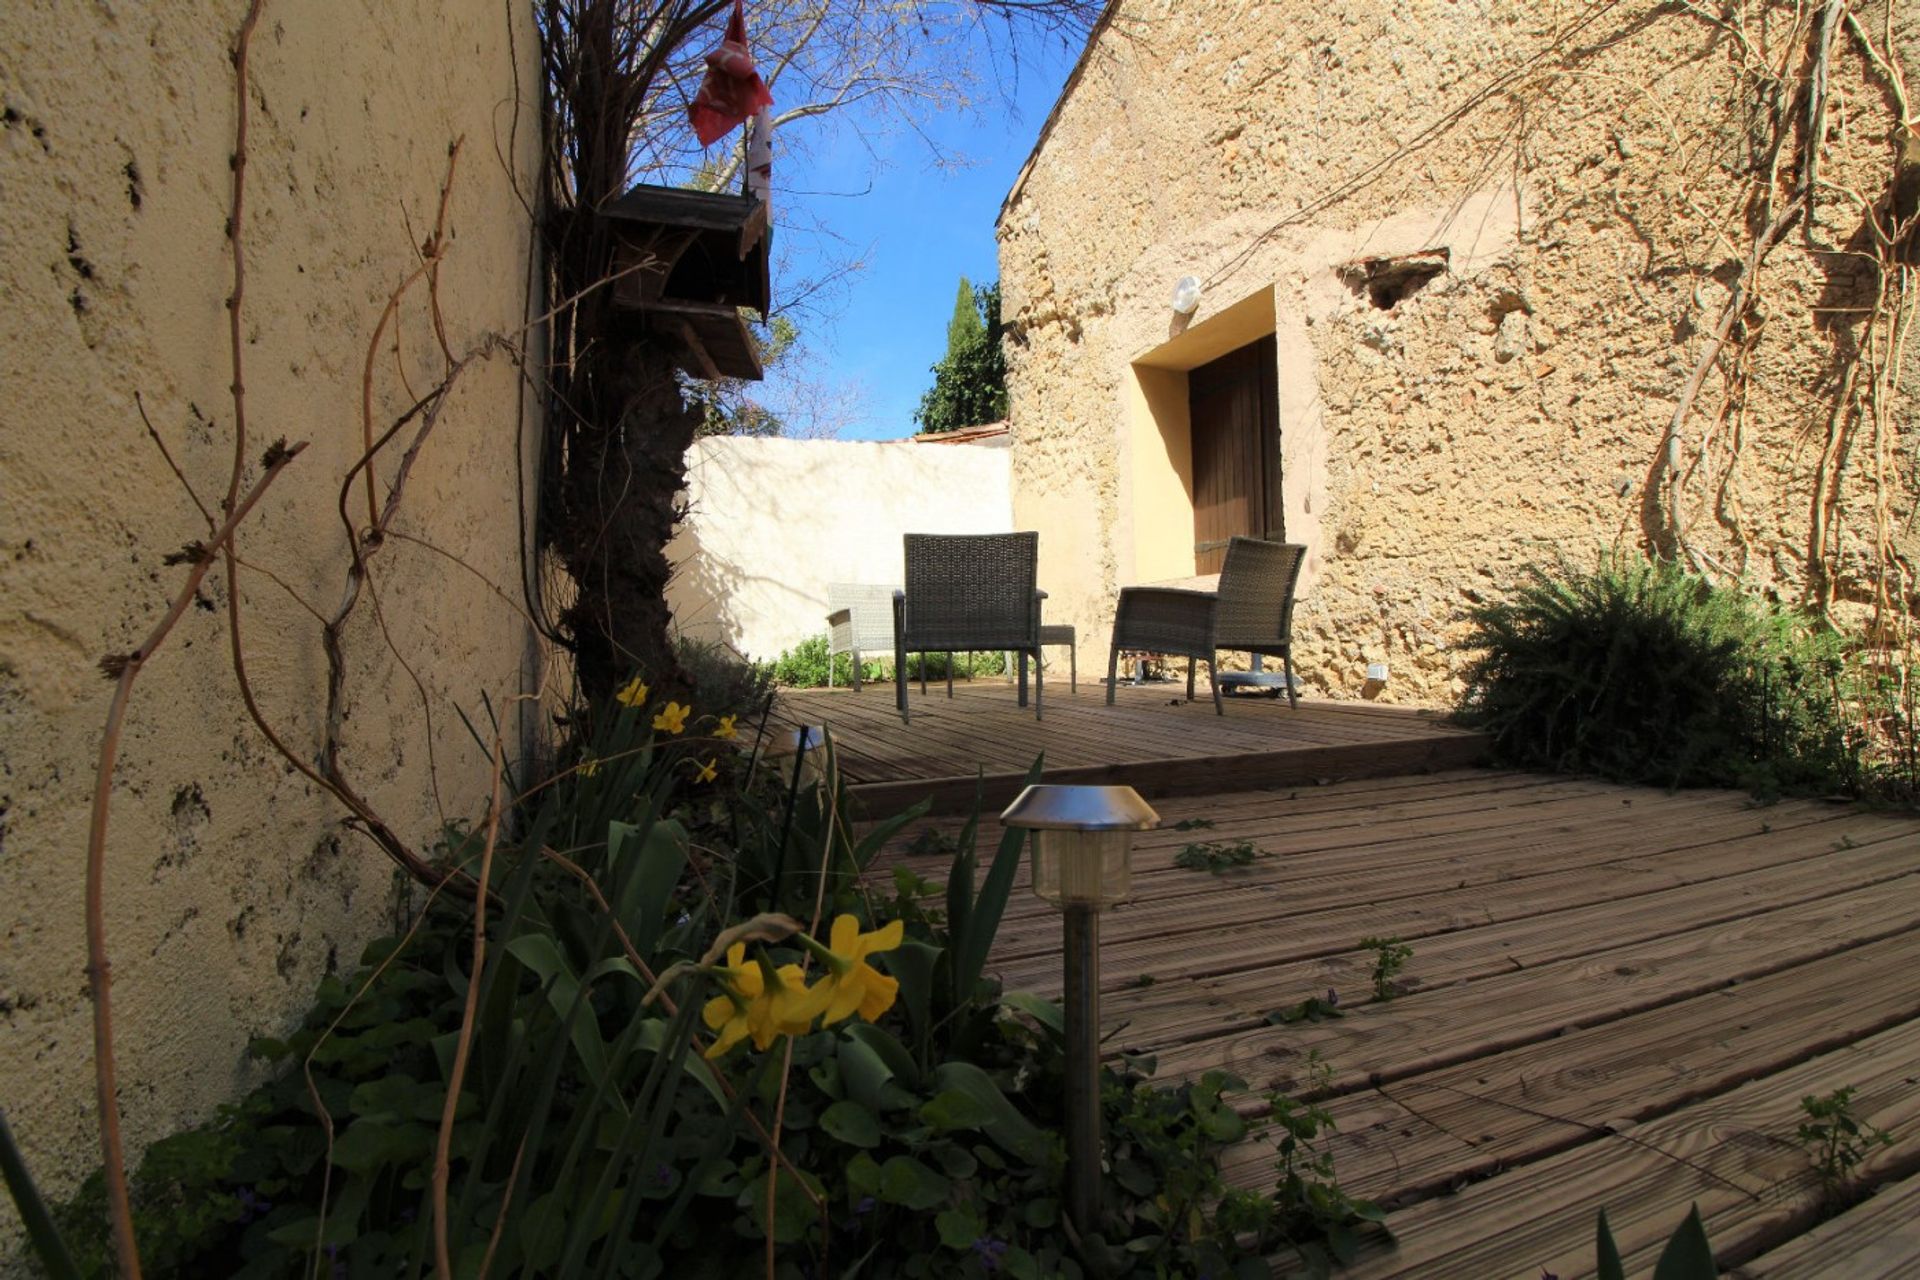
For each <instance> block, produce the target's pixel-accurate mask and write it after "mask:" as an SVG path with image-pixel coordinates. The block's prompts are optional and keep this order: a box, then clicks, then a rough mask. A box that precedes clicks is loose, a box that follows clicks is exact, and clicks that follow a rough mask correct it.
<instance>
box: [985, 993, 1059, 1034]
mask: <svg viewBox="0 0 1920 1280" xmlns="http://www.w3.org/2000/svg"><path fill="white" fill-rule="evenodd" d="M1000 1003H1001V1004H1003V1005H1005V1006H1006V1007H1007V1008H1009V1009H1016V1010H1018V1011H1019V1012H1021V1013H1024V1014H1026V1015H1027V1016H1028V1017H1029V1018H1032V1019H1033V1020H1034V1021H1035V1022H1037V1023H1039V1024H1040V1025H1041V1026H1043V1027H1045V1028H1046V1029H1047V1030H1049V1031H1051V1032H1053V1033H1054V1034H1055V1035H1057V1036H1064V1035H1066V1034H1067V1015H1066V1012H1065V1011H1064V1010H1063V1009H1061V1007H1060V1005H1059V1003H1058V1002H1056V1001H1053V1000H1045V999H1042V998H1041V997H1039V996H1036V995H1034V994H1033V993H1032V992H1031V991H1008V992H1006V993H1004V994H1003V995H1001V997H1000Z"/></svg>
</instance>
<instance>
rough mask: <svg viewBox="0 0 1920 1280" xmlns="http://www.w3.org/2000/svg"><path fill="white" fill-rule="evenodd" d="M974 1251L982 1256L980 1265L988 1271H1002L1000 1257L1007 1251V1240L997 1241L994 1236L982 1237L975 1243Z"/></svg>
mask: <svg viewBox="0 0 1920 1280" xmlns="http://www.w3.org/2000/svg"><path fill="white" fill-rule="evenodd" d="M973 1251H974V1252H975V1253H976V1254H978V1255H980V1265H981V1266H982V1267H985V1268H986V1269H987V1270H988V1271H998V1270H999V1269H1000V1255H1001V1254H1003V1253H1005V1252H1006V1251H1007V1242H1006V1241H1005V1240H996V1239H994V1238H993V1237H992V1236H982V1237H981V1238H980V1239H978V1240H975V1241H974V1242H973Z"/></svg>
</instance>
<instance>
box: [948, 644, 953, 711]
mask: <svg viewBox="0 0 1920 1280" xmlns="http://www.w3.org/2000/svg"><path fill="white" fill-rule="evenodd" d="M947 701H949V702H951V701H953V655H952V654H948V655H947Z"/></svg>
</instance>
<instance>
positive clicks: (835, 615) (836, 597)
mask: <svg viewBox="0 0 1920 1280" xmlns="http://www.w3.org/2000/svg"><path fill="white" fill-rule="evenodd" d="M894 591H895V588H893V587H877V586H874V585H872V584H871V583H864V582H830V583H828V584H827V608H828V609H830V610H831V611H832V612H830V613H828V614H827V687H828V688H829V689H831V688H832V687H833V659H834V657H835V656H836V655H838V654H842V653H850V654H852V655H853V691H854V692H855V693H858V692H860V655H861V654H863V653H866V654H882V653H885V652H886V651H887V650H888V649H890V648H892V647H893V593H894Z"/></svg>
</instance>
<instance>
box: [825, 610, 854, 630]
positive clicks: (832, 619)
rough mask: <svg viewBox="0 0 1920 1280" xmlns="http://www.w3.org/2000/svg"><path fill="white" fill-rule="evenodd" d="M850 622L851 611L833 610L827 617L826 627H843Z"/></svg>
mask: <svg viewBox="0 0 1920 1280" xmlns="http://www.w3.org/2000/svg"><path fill="white" fill-rule="evenodd" d="M852 621H853V610H851V609H835V610H834V611H833V612H832V613H830V614H828V615H827V625H828V626H830V627H843V626H846V625H847V624H848V623H850V622H852Z"/></svg>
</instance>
